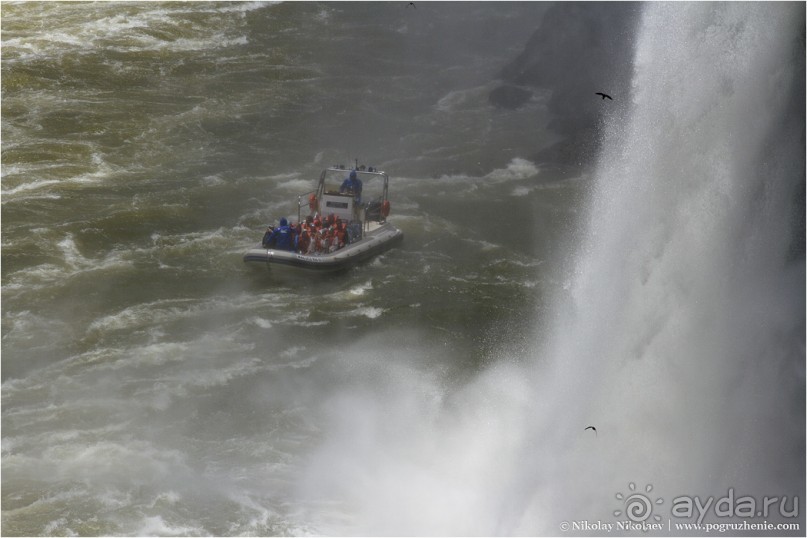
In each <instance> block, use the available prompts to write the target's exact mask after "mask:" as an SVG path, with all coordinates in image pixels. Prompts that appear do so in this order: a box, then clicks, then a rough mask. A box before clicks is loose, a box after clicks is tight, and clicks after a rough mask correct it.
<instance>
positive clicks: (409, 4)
mask: <svg viewBox="0 0 807 538" xmlns="http://www.w3.org/2000/svg"><path fill="white" fill-rule="evenodd" d="M409 6H412V7H413V8H415V9H417V8H418V7H417V6H416V5H415V3H414V2H409V3H408V4H407V5H406V7H409Z"/></svg>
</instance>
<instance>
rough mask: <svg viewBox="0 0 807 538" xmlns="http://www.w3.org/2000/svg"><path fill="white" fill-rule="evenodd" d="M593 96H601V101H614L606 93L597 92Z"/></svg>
mask: <svg viewBox="0 0 807 538" xmlns="http://www.w3.org/2000/svg"><path fill="white" fill-rule="evenodd" d="M594 95H602V98H603V99H610V100H611V101H613V100H614V99H613V98H612V97H611V96H610V95H608V94H607V93H602V92H597V93H595V94H594Z"/></svg>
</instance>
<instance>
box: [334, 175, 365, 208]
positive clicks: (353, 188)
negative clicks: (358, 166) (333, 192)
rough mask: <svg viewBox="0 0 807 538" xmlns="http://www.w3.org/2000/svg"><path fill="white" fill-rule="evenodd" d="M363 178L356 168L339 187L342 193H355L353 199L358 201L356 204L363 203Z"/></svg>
mask: <svg viewBox="0 0 807 538" xmlns="http://www.w3.org/2000/svg"><path fill="white" fill-rule="evenodd" d="M361 187H362V185H361V180H360V179H359V175H358V174H357V173H356V171H355V170H351V171H350V176H349V177H347V178H345V180H344V181H343V182H342V186H341V187H339V192H340V193H345V192H347V193H350V194H352V195H353V199H354V200H355V201H356V204H357V205H358V204H360V203H361Z"/></svg>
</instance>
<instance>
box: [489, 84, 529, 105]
mask: <svg viewBox="0 0 807 538" xmlns="http://www.w3.org/2000/svg"><path fill="white" fill-rule="evenodd" d="M531 97H532V92H531V91H528V90H525V89H523V88H519V87H517V86H511V85H509V84H505V85H504V86H499V87H498V88H496V89H495V90H493V91H492V92H490V95H489V96H488V101H490V103H491V104H492V105H494V106H496V107H499V108H507V109H511V110H514V109H517V108H519V107H520V106H521V105H523V104H524V103H526V102H527V101H529V100H530V98H531Z"/></svg>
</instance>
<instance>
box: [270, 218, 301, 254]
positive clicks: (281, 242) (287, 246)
mask: <svg viewBox="0 0 807 538" xmlns="http://www.w3.org/2000/svg"><path fill="white" fill-rule="evenodd" d="M268 243H269V244H270V245H274V247H275V248H276V249H277V250H294V248H295V247H294V230H292V228H291V226H289V221H287V220H286V217H281V218H280V226H278V227H277V228H275V230H274V231H273V232H272V235H271V237H269V241H268Z"/></svg>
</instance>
